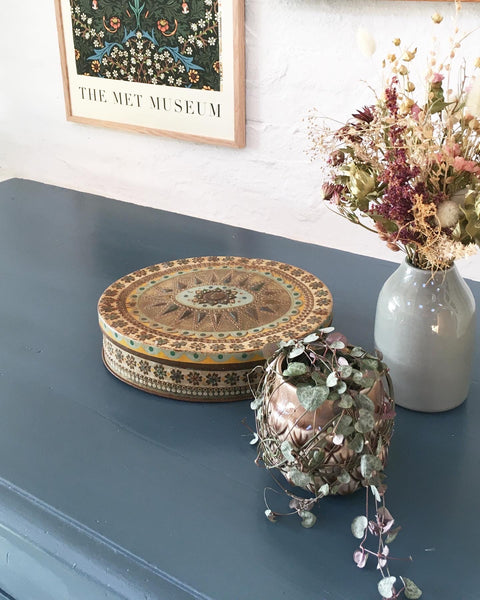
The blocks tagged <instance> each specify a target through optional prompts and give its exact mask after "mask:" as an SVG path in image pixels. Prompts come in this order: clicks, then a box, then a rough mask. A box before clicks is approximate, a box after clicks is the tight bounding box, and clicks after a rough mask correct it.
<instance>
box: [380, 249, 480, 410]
mask: <svg viewBox="0 0 480 600" xmlns="http://www.w3.org/2000/svg"><path fill="white" fill-rule="evenodd" d="M474 341H475V300H474V298H473V294H472V292H471V290H470V288H469V287H468V286H467V284H466V283H465V281H464V280H463V278H462V277H461V276H460V274H459V272H458V270H457V268H456V267H455V265H454V266H453V267H452V268H450V269H448V270H446V271H438V272H437V273H435V274H433V273H432V272H431V271H425V270H422V269H417V268H416V267H413V266H412V265H410V264H409V263H408V262H407V261H405V262H403V263H402V264H401V265H400V266H399V267H398V269H397V270H396V271H395V272H394V273H393V274H392V275H391V276H390V278H389V279H388V280H387V281H386V282H385V284H384V286H383V288H382V290H381V291H380V295H379V297H378V303H377V312H376V317H375V347H376V348H377V349H378V350H380V352H382V354H383V360H384V361H385V363H386V364H387V366H388V367H389V369H390V376H391V378H392V381H393V390H394V394H395V402H396V404H398V405H399V406H403V407H405V408H410V409H412V410H418V411H423V412H441V411H445V410H450V409H452V408H455V407H456V406H459V405H460V404H461V403H462V402H463V401H464V400H465V399H466V397H467V395H468V390H469V386H470V377H471V368H472V360H473V347H474Z"/></svg>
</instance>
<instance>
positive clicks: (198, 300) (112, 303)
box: [98, 256, 332, 402]
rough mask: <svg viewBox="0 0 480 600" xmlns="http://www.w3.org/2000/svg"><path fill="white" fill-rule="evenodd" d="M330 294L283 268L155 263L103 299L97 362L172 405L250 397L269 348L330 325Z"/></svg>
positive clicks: (236, 261)
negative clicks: (100, 356)
mask: <svg viewBox="0 0 480 600" xmlns="http://www.w3.org/2000/svg"><path fill="white" fill-rule="evenodd" d="M331 315H332V297H331V294H330V291H329V290H328V288H327V287H326V286H325V284H324V283H323V282H322V281H320V280H319V279H318V278H317V277H315V276H314V275H312V274H310V273H307V272H306V271H303V270H302V269H299V268H297V267H293V266H290V265H287V264H284V263H280V262H276V261H271V260H263V259H249V258H237V257H231V256H208V257H201V258H187V259H181V260H175V261H170V262H165V263H162V264H158V265H153V266H150V267H147V268H145V269H140V270H139V271H135V272H134V273H131V274H129V275H126V276H125V277H122V278H121V279H119V280H118V281H116V282H115V283H113V284H112V285H110V286H109V287H108V288H107V289H106V290H105V292H104V293H103V294H102V296H101V297H100V300H99V303H98V316H99V322H100V327H101V330H102V332H103V360H104V363H105V365H106V367H107V368H108V369H109V371H111V373H113V375H115V376H116V377H118V378H119V379H121V380H122V381H124V382H126V383H128V384H130V385H133V386H135V387H137V388H140V389H142V390H145V391H147V392H151V393H153V394H158V395H160V396H166V397H169V398H176V399H179V400H190V401H200V402H225V401H231V400H241V399H245V398H249V397H251V396H252V392H251V387H252V386H255V384H256V382H257V380H258V378H259V376H260V369H256V370H255V371H252V370H253V369H254V368H255V367H256V366H258V365H262V364H263V362H264V357H263V354H262V349H263V348H264V347H265V345H266V344H270V343H276V342H279V341H280V340H288V339H292V338H301V337H304V336H305V335H307V334H308V333H310V332H311V331H313V330H314V329H317V328H318V327H322V326H325V325H327V324H329V323H330V321H331Z"/></svg>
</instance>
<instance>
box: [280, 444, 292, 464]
mask: <svg viewBox="0 0 480 600" xmlns="http://www.w3.org/2000/svg"><path fill="white" fill-rule="evenodd" d="M292 450H293V446H292V444H291V443H290V442H289V441H288V440H285V441H284V442H282V444H281V446H280V451H281V453H282V454H283V456H284V458H286V459H287V460H288V461H289V462H293V461H294V460H295V457H294V456H293V454H292Z"/></svg>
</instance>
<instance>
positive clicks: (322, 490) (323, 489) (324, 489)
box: [318, 483, 330, 496]
mask: <svg viewBox="0 0 480 600" xmlns="http://www.w3.org/2000/svg"><path fill="white" fill-rule="evenodd" d="M318 491H319V492H320V494H322V495H323V496H328V494H329V493H330V486H329V485H328V483H324V484H323V485H321V486H320V489H319V490H318Z"/></svg>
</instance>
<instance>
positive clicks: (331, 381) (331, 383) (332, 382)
mask: <svg viewBox="0 0 480 600" xmlns="http://www.w3.org/2000/svg"><path fill="white" fill-rule="evenodd" d="M326 383H327V386H328V387H335V386H336V385H337V383H338V377H337V374H336V373H334V372H333V371H332V372H331V373H330V375H329V376H328V377H327V382H326Z"/></svg>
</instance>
